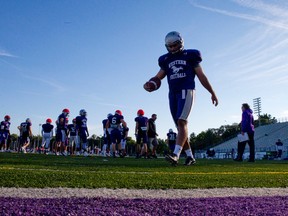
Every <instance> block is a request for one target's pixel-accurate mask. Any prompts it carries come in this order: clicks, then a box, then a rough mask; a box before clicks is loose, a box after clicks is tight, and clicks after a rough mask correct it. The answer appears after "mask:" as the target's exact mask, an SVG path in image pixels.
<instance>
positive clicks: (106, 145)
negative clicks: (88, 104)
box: [102, 113, 112, 157]
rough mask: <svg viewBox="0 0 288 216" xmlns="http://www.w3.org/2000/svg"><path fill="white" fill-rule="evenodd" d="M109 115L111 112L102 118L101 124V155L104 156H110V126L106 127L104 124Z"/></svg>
mask: <svg viewBox="0 0 288 216" xmlns="http://www.w3.org/2000/svg"><path fill="white" fill-rule="evenodd" d="M109 116H112V113H109V114H108V115H107V118H106V119H103V121H102V125H103V138H104V139H103V147H102V155H103V156H104V157H106V156H110V151H109V149H110V145H111V137H110V133H111V128H108V129H106V124H107V121H108V118H109Z"/></svg>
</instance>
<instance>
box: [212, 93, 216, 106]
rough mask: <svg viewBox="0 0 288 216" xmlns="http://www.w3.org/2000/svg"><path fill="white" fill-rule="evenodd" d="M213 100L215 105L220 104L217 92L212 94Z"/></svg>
mask: <svg viewBox="0 0 288 216" xmlns="http://www.w3.org/2000/svg"><path fill="white" fill-rule="evenodd" d="M211 100H212V104H214V105H215V106H217V105H218V98H217V97H216V95H215V94H212V96H211Z"/></svg>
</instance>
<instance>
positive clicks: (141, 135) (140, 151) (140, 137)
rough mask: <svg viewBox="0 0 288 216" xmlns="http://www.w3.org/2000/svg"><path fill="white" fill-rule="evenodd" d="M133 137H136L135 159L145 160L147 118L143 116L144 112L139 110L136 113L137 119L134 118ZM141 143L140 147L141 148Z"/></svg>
mask: <svg viewBox="0 0 288 216" xmlns="http://www.w3.org/2000/svg"><path fill="white" fill-rule="evenodd" d="M135 122H136V125H135V136H136V143H137V146H136V158H140V157H142V156H143V157H144V158H147V156H148V155H147V139H148V137H147V129H148V118H147V117H145V116H144V111H143V110H142V109H139V110H138V111H137V117H136V118H135ZM141 143H142V146H141Z"/></svg>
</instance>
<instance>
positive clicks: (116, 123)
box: [106, 110, 127, 157]
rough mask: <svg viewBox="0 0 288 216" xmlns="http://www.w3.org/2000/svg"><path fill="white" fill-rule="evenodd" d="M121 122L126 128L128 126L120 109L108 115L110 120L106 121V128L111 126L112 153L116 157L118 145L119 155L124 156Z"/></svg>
mask: <svg viewBox="0 0 288 216" xmlns="http://www.w3.org/2000/svg"><path fill="white" fill-rule="evenodd" d="M121 124H122V126H123V127H124V128H126V127H127V124H126V122H125V121H124V117H123V115H122V112H121V111H120V110H116V111H115V114H114V115H112V116H109V117H108V121H107V123H106V129H107V130H108V129H109V128H111V133H110V136H111V144H112V149H111V150H112V154H113V157H116V145H117V147H118V151H119V155H120V156H122V146H121V131H120V127H121Z"/></svg>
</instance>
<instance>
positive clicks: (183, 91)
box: [144, 31, 218, 166]
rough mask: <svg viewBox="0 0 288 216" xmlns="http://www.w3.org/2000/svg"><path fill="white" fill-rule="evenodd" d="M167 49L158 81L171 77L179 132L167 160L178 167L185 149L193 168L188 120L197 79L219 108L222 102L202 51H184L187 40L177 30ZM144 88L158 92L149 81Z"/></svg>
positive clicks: (172, 103)
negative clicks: (208, 73) (209, 79)
mask: <svg viewBox="0 0 288 216" xmlns="http://www.w3.org/2000/svg"><path fill="white" fill-rule="evenodd" d="M165 46H166V48H167V50H168V53H167V54H165V55H162V56H160V57H159V59H158V64H159V66H160V70H159V72H158V73H157V74H156V76H155V77H154V79H158V80H159V82H160V80H162V79H163V78H164V77H167V81H168V86H169V105H170V112H171V115H172V117H173V120H174V122H175V124H176V127H177V130H178V136H177V139H176V145H175V149H174V152H173V154H172V155H166V160H167V161H169V162H170V163H171V164H172V165H176V164H178V160H179V157H180V153H181V151H182V149H183V150H185V153H186V155H187V158H186V161H185V164H184V165H188V166H189V165H191V164H194V163H195V162H196V161H195V159H194V157H193V154H192V150H191V147H190V144H189V142H188V121H187V120H188V116H189V114H190V111H191V109H192V105H193V102H194V95H195V77H196V76H197V77H198V79H199V81H200V83H201V84H202V86H204V88H205V89H207V90H208V92H209V93H210V94H211V100H212V103H213V104H215V106H217V105H218V99H217V96H216V94H215V92H214V90H213V88H212V86H211V85H210V82H209V81H208V78H207V77H206V75H205V74H204V71H203V69H202V67H201V66H200V62H201V61H202V57H201V54H200V51H198V50H196V49H184V40H183V38H182V36H181V35H180V33H179V32H176V31H172V32H169V33H168V34H167V35H166V37H165ZM144 89H145V90H146V91H148V92H152V91H154V90H155V89H151V88H150V85H149V82H146V83H145V84H144Z"/></svg>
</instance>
